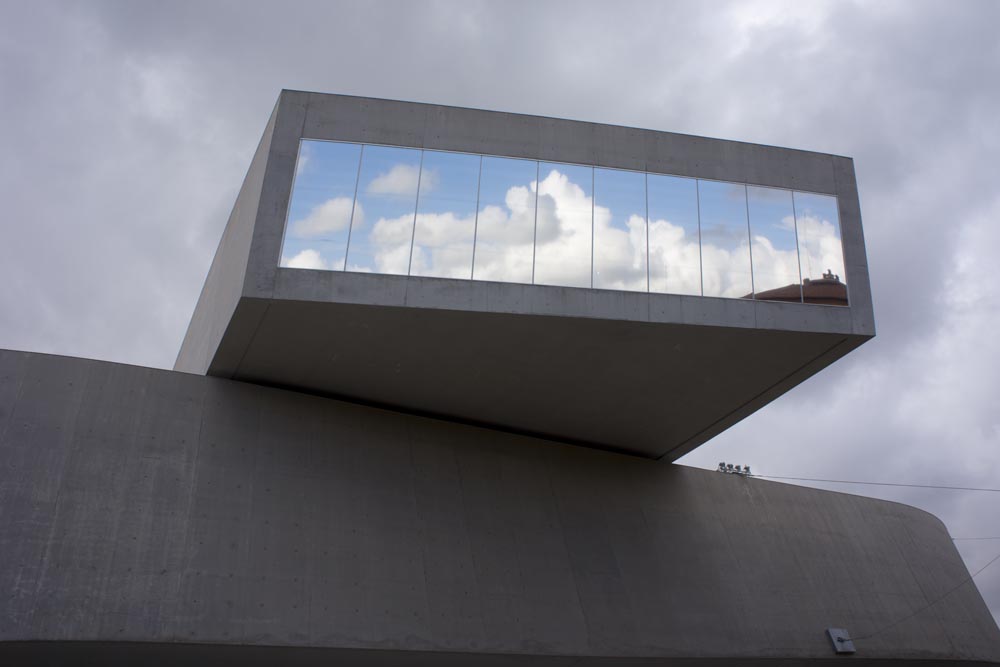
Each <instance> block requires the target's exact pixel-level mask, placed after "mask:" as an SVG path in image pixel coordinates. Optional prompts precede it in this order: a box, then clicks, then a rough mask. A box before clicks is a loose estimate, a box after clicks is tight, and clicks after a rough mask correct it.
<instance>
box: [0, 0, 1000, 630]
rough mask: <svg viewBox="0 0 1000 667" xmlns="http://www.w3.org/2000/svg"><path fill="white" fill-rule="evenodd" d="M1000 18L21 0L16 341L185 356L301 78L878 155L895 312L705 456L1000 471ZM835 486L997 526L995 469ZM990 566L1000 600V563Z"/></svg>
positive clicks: (15, 96) (841, 6)
mask: <svg viewBox="0 0 1000 667" xmlns="http://www.w3.org/2000/svg"><path fill="white" fill-rule="evenodd" d="M997 26H1000V2H995V1H990V0H987V1H983V2H971V1H964V2H958V1H951V2H916V1H914V0H906V1H905V2H890V1H887V0H878V1H877V2H871V3H854V2H848V1H847V0H839V1H837V2H829V3H827V2H802V1H799V2H790V3H772V2H746V1H741V2H734V3H727V2H705V1H699V2H690V3H668V2H664V1H662V0H658V1H655V2H648V3H634V4H633V3H622V2H615V3H611V2H606V1H605V2H598V3H585V2H579V1H577V2H566V3H555V2H552V3H543V2H525V3H518V2H499V1H498V2H492V3H485V2H483V3H480V2H471V1H469V0H463V1H462V2H402V3H375V2H371V3H364V4H362V3H360V2H358V3H350V4H338V3H335V2H330V1H324V2H315V3H307V2H281V3H278V2H269V3H258V2H249V1H246V2H206V1H204V0H201V1H198V2H181V1H173V2H162V1H156V2H139V1H134V0H132V1H128V2H126V1H125V0H121V1H119V2H67V3H60V2H35V1H29V0H25V1H23V2H19V1H14V0H0V201H2V202H3V206H2V209H0V211H2V212H0V228H2V229H0V347H3V348H11V349H19V350H32V351H40V352H52V353H58V354H65V355H74V356H82V357H92V358H97V359H107V360H112V361H119V362H126V363H131V364H141V365H147V366H156V367H162V368H169V367H171V366H172V364H173V361H174V357H175V355H176V353H177V349H178V347H179V345H180V342H181V338H182V335H183V332H184V330H185V328H186V327H187V323H188V320H189V318H190V316H191V312H192V310H193V308H194V304H195V300H196V299H197V296H198V292H199V289H200V287H201V285H202V283H203V281H204V278H205V274H206V272H207V270H208V266H209V263H210V261H211V258H212V255H213V254H214V252H215V247H216V245H217V243H218V241H219V238H220V236H221V234H222V229H223V226H224V224H225V221H226V218H227V216H228V213H229V210H230V208H231V207H232V205H233V202H234V199H235V196H236V192H237V189H238V188H239V186H240V183H241V182H242V180H243V176H244V173H245V171H246V168H247V166H248V165H249V162H250V158H251V155H252V153H253V151H254V149H255V148H256V145H257V141H258V140H259V138H260V135H261V132H262V131H263V129H264V125H265V123H266V121H267V118H268V115H269V114H270V112H271V109H272V107H273V105H274V102H275V100H276V98H277V95H278V92H279V90H280V89H282V88H291V89H300V90H314V91H321V92H337V93H347V94H355V95H365V96H371V97H384V98H393V99H404V100H414V101H423V102H433V103H440V104H451V105H458V106H470V107H478V108H485V109H496V110H502V111H513V112H521V113H529V114H538V115H546V116H556V117H561V118H574V119H581V120H588V121H597V122H603V123H612V124H617V125H631V126H638V127H645V128H651V129H656V130H669V131H675V132H684V133H689V134H698V135H705V136H711V137H721V138H728V139H739V140H744V141H751V142H758V143H764V144H773V145H779V146H790V147H795V148H804V149H810V150H816V151H822V152H829V153H836V154H840V155H848V156H851V157H853V158H854V159H855V166H856V170H857V176H858V185H859V190H860V194H861V207H862V214H863V219H864V227H865V236H866V239H867V243H868V260H869V264H870V267H871V282H872V289H873V291H874V299H875V315H876V323H877V328H878V336H877V338H876V339H875V340H873V341H871V342H869V343H867V344H866V345H864V346H863V347H862V348H861V349H860V350H858V351H856V352H854V353H852V354H851V355H850V356H848V357H847V358H846V359H843V360H841V361H839V362H837V363H836V364H835V365H834V366H833V367H831V368H829V369H827V370H825V371H823V372H822V373H820V374H819V375H818V376H816V377H814V378H812V379H811V380H809V381H807V382H806V383H805V384H803V385H801V386H800V387H798V388H796V389H795V390H793V391H792V392H791V393H789V394H788V395H786V396H784V397H782V398H781V399H779V400H778V401H776V402H775V403H773V404H772V405H770V406H768V407H767V408H766V409H764V410H762V411H760V412H758V413H757V414H755V415H753V416H752V417H750V418H748V419H746V420H745V421H744V422H742V423H741V424H739V425H737V426H736V427H734V428H732V429H730V430H729V431H728V432H726V433H724V434H723V435H721V436H719V437H718V438H716V439H715V440H713V441H712V442H710V443H708V444H706V445H703V446H702V447H701V448H699V449H698V450H696V451H695V452H694V453H692V454H690V455H689V456H688V457H686V458H685V459H682V462H683V463H686V464H689V465H696V466H703V467H711V468H714V467H715V465H716V464H717V463H718V462H719V461H731V462H733V463H749V464H751V465H752V466H753V468H754V470H755V471H756V472H759V473H766V474H771V475H790V476H800V477H823V478H833V479H854V480H877V481H893V482H909V483H923V484H950V485H967V486H979V487H994V488H996V487H1000V405H998V403H1000V378H998V369H1000V335H998V332H1000V275H998V274H1000V269H998V261H997V257H996V255H997V252H998V249H1000V167H998V158H1000V120H998V119H1000V83H998V82H1000V40H998V38H997ZM829 488H836V489H838V490H846V491H851V492H855V493H860V494H863V495H875V496H878V497H883V498H889V499H893V500H899V501H902V502H906V503H909V504H913V505H916V506H918V507H921V508H924V509H927V510H929V511H931V512H933V513H934V514H936V515H937V516H939V517H940V518H941V519H942V520H943V521H944V522H945V523H946V524H947V526H948V528H949V530H950V531H951V534H952V535H953V536H955V537H1000V511H998V507H1000V494H997V493H971V492H959V491H944V490H920V489H892V488H888V487H886V488H881V487H860V486H855V487H849V486H841V485H830V486H829ZM956 544H957V545H958V547H959V549H960V551H961V553H962V555H963V557H964V558H965V559H966V563H967V565H968V566H969V568H970V569H971V570H973V571H974V570H976V569H978V568H979V567H981V566H982V565H984V564H986V563H987V562H988V561H989V560H990V559H991V558H992V557H993V556H995V555H996V554H997V553H1000V539H998V540H974V541H973V540H970V541H964V540H960V541H957V542H956ZM977 583H978V585H979V587H980V590H981V591H982V593H983V595H984V597H985V598H986V600H987V602H988V604H989V605H990V607H991V609H992V610H993V613H994V616H995V617H1000V564H998V565H995V566H994V567H993V568H991V569H989V570H986V571H985V572H984V573H983V574H982V575H980V577H979V578H978V579H977Z"/></svg>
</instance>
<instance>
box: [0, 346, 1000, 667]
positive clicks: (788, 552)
mask: <svg viewBox="0 0 1000 667" xmlns="http://www.w3.org/2000/svg"><path fill="white" fill-rule="evenodd" d="M542 445H543V443H539V442H537V441H534V440H533V439H531V438H527V437H524V436H516V435H511V434H505V433H501V432H497V431H491V430H487V429H478V428H474V427H470V426H463V425H456V424H450V423H447V422H441V421H435V420H430V419H425V418H419V417H413V416H408V415H404V414H399V413H393V412H388V411H382V410H377V409H373V408H367V407H362V406H357V405H352V404H349V403H343V402H337V401H333V400H330V399H324V398H319V397H313V396H307V395H302V394H298V393H294V392H287V391H281V390H276V389H269V388H264V387H259V386H254V385H249V384H244V383H239V382H234V381H230V380H224V379H218V378H208V377H200V376H195V375H187V374H184V373H177V372H170V371H158V370H152V369H147V368H139V367H133V366H124V365H119V364H111V363H105V362H96V361H87V360H80V359H72V358H65V357H55V356H47V355H38V354H29V353H21V352H6V351H5V352H0V463H2V465H0V640H2V641H0V654H3V653H5V652H6V654H8V655H20V656H21V659H24V656H25V655H27V656H29V657H30V656H31V655H37V653H33V651H36V650H37V651H40V650H42V649H43V648H45V647H48V650H51V647H52V646H53V645H54V644H53V643H54V642H59V641H87V642H95V643H94V644H93V645H92V646H105V647H106V646H116V645H118V646H128V644H116V642H139V643H142V644H143V645H153V644H154V643H159V644H162V645H174V646H176V645H178V644H180V643H190V644H201V645H234V646H235V645H244V646H248V647H252V646H259V647H263V646H272V647H273V646H278V647H282V646H283V647H297V648H296V649H295V650H294V651H293V650H292V649H288V650H289V653H288V656H289V657H292V656H296V655H299V656H301V655H303V654H302V653H301V651H302V650H305V647H315V648H328V649H330V652H329V653H321V654H320V655H322V656H325V657H324V658H322V659H326V658H329V657H336V656H338V655H339V656H341V657H345V656H355V657H357V652H356V650H357V649H377V650H376V651H373V652H370V653H365V655H366V656H369V657H370V656H373V655H374V656H379V655H381V656H387V657H386V660H387V661H389V662H393V663H396V664H401V663H403V662H408V661H409V662H412V663H413V664H418V663H421V660H422V659H421V656H423V663H422V664H427V662H426V658H427V656H430V655H437V654H431V653H427V652H428V651H435V652H460V653H463V654H466V657H468V660H467V661H465V662H464V664H482V663H483V661H486V662H489V660H490V659H492V658H490V656H492V657H493V658H496V657H497V656H496V654H504V655H506V658H505V659H504V660H503V661H502V662H503V663H504V664H506V662H508V661H514V660H515V658H517V657H518V656H520V657H521V658H523V659H524V660H526V661H527V660H528V659H529V658H531V656H534V658H531V659H538V658H545V657H547V659H546V660H545V661H543V662H544V664H563V662H562V661H560V660H559V656H573V661H571V663H570V662H567V663H566V664H576V662H575V661H576V659H577V658H584V660H583V662H581V663H580V664H588V662H591V660H590V659H589V658H587V657H588V656H590V657H595V656H596V657H600V656H604V657H611V658H617V657H630V658H636V659H638V658H643V657H645V658H650V661H651V662H649V663H647V662H645V661H643V664H653V663H667V662H671V661H672V660H673V659H681V658H704V659H705V661H704V662H703V663H701V664H705V665H708V664H727V662H729V661H730V660H739V659H745V658H761V659H765V658H789V659H796V660H810V659H825V658H832V657H833V655H832V651H831V649H830V646H829V642H828V640H827V638H826V636H825V635H824V631H825V629H826V628H827V627H829V626H835V627H843V628H847V629H848V630H849V631H850V632H851V633H852V634H853V635H854V636H856V637H860V636H864V635H867V634H869V633H872V632H874V631H877V630H879V629H880V628H883V627H885V626H887V625H889V624H891V623H893V622H894V621H896V620H898V619H900V618H902V617H904V616H907V615H908V614H911V613H912V612H913V611H915V610H917V609H920V608H921V607H924V606H925V605H927V604H928V603H929V602H931V601H933V600H935V599H937V598H938V597H940V596H941V595H943V594H944V593H946V592H948V591H949V590H951V589H953V588H954V587H955V586H956V585H958V584H960V583H961V582H963V580H965V579H966V578H967V577H968V572H967V570H966V568H965V567H964V566H963V564H962V561H961V559H960V558H959V555H958V553H957V551H956V550H955V548H954V546H953V544H952V542H951V540H950V539H949V537H948V534H947V532H946V530H945V529H944V527H943V525H942V524H941V523H940V522H939V521H938V520H937V519H935V518H934V517H932V516H930V515H928V514H926V513H924V512H921V511H919V510H916V509H913V508H910V507H906V506H903V505H898V504H894V503H887V502H883V501H877V500H872V499H867V498H862V497H858V496H850V495H844V494H836V493H830V492H824V491H817V490H811V489H804V488H799V487H794V486H789V485H783V484H777V483H771V482H764V481H761V480H756V479H751V480H747V479H743V478H740V477H736V476H730V475H722V474H718V473H715V472H708V471H702V470H696V469H691V468H685V467H681V466H675V465H666V464H660V463H656V462H653V461H649V460H645V459H639V458H634V457H629V456H625V455H619V454H612V453H607V452H600V451H596V450H590V449H585V448H581V447H575V446H569V445H560V444H554V443H551V442H547V443H544V446H542ZM31 641H37V642H40V643H38V644H31V643H24V642H31ZM66 646H70V645H69V644H67V645H66ZM378 649H381V651H379V650H378ZM261 650H264V649H261ZM275 650H277V649H274V648H271V649H267V651H269V653H268V654H267V655H271V656H273V655H275V654H274V653H273V651H275ZM310 650H311V649H310ZM18 651H19V652H20V653H18ZM296 651H298V653H296ZM338 651H342V653H338ZM203 654H205V655H216V656H217V655H218V653H217V652H216V653H213V652H212V651H206V652H204V653H203ZM118 655H119V656H121V655H123V654H122V652H120V651H119V652H118ZM124 655H126V656H127V655H128V654H127V653H126V654H124ZM178 655H179V654H178ZM197 655H201V654H199V653H198V652H197V651H192V652H191V653H190V656H192V659H194V657H196V656H197ZM278 655H280V653H279V654H278ZM657 658H659V659H660V660H655V659H657ZM857 658H858V659H879V658H884V659H900V660H904V661H909V660H920V659H937V660H948V659H962V660H970V661H974V660H980V661H997V660H1000V632H998V630H997V628H996V625H995V624H994V622H993V620H992V618H991V616H990V614H989V613H988V611H987V609H986V607H985V605H984V603H983V601H982V598H981V597H980V595H979V593H978V591H977V590H976V588H975V586H974V585H972V584H965V585H962V586H961V587H960V588H958V589H957V590H955V591H954V592H953V593H951V594H950V595H948V596H947V597H945V598H944V599H943V600H941V601H940V602H938V603H937V604H935V605H933V606H932V607H930V608H929V609H927V610H925V611H922V612H920V613H918V614H917V615H915V616H914V617H913V618H911V619H909V620H907V621H905V622H903V623H900V624H898V625H895V626H894V627H892V628H891V629H889V630H885V631H883V632H880V633H878V634H876V635H875V636H873V637H872V638H870V639H864V640H859V641H858V655H857ZM122 659H125V658H122ZM318 659H319V658H318ZM345 659H352V660H353V659H354V658H347V657H345ZM206 660H208V658H206ZM567 660H569V658H567ZM477 661H478V662H477ZM497 662H498V661H494V662H490V663H489V664H497ZM372 664H375V663H374V662H373V663H372ZM448 664H457V663H454V661H451V662H448ZM540 664H541V663H540ZM593 664H611V663H607V662H605V663H599V662H597V661H596V658H595V661H594V662H593ZM788 664H799V662H795V663H788Z"/></svg>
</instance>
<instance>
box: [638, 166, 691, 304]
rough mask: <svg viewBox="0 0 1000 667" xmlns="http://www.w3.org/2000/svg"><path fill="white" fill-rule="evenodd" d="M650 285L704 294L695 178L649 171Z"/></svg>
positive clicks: (659, 289)
mask: <svg viewBox="0 0 1000 667" xmlns="http://www.w3.org/2000/svg"><path fill="white" fill-rule="evenodd" d="M647 189H648V191H647V196H648V197H649V289H650V291H651V292H666V293H668V294H694V295H700V294H701V254H700V249H699V247H698V189H697V186H696V181H695V180H694V179H693V178H677V177H675V176H661V175H659V174H649V176H648V177H647Z"/></svg>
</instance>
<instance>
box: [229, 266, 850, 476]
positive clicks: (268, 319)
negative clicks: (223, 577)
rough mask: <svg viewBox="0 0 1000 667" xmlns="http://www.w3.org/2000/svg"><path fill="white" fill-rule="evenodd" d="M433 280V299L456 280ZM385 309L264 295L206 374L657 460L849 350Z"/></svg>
mask: <svg viewBox="0 0 1000 667" xmlns="http://www.w3.org/2000/svg"><path fill="white" fill-rule="evenodd" d="M290 273H307V272H290ZM356 277H357V282H365V283H369V284H373V283H378V282H380V281H381V280H382V278H383V276H371V275H364V274H356ZM437 282H438V283H439V284H440V287H441V288H442V291H445V290H447V289H448V288H449V287H450V286H453V285H455V282H456V281H451V280H440V281H437ZM529 289H530V288H529ZM482 291H484V292H486V291H488V290H486V289H484V290H482ZM566 291H571V292H572V291H577V290H572V289H571V288H566ZM534 294H537V292H535V293H534ZM606 294H614V293H606ZM619 294H621V293H619ZM428 300H429V299H428ZM388 301H389V299H385V300H384V301H383V304H385V305H382V304H380V305H378V306H374V307H373V306H371V305H364V304H346V303H345V304H331V303H317V302H303V301H287V300H281V299H276V300H274V301H271V302H269V303H268V304H267V305H266V307H265V312H264V314H263V317H262V318H261V320H260V322H259V323H258V324H257V326H256V329H255V331H254V338H253V341H254V342H253V345H251V346H249V348H248V349H246V350H245V351H244V352H243V354H242V355H240V357H239V363H238V364H237V366H236V367H235V368H234V369H233V370H232V372H230V373H223V372H222V371H221V369H216V368H215V367H213V369H212V371H211V373H212V374H215V373H216V372H218V373H219V374H220V375H230V376H232V377H235V378H238V379H241V380H247V381H251V382H255V383H262V384H268V385H274V386H286V387H295V388H299V389H303V390H309V391H314V392H317V393H320V394H323V395H331V396H335V397H336V396H340V397H350V398H353V399H358V400H364V401H367V402H370V403H372V404H377V405H382V406H406V407H407V408H408V409H409V410H410V411H418V412H420V413H421V414H425V415H439V416H445V417H449V418H457V419H461V420H463V421H466V422H469V423H475V424H479V425H499V426H502V427H505V428H506V429H508V430H516V432H519V433H526V434H534V435H543V436H548V437H555V438H558V439H561V440H564V441H572V442H575V443H580V444H585V445H589V446H593V447H598V448H604V449H612V450H617V451H623V452H625V453H632V454H636V455H641V456H646V457H650V458H664V459H665V460H668V461H671V460H675V459H677V458H679V457H680V456H682V455H684V454H685V453H687V452H688V451H690V450H691V449H693V448H694V447H696V446H697V445H700V444H701V443H702V442H705V441H706V440H708V439H709V438H710V437H712V436H713V435H715V434H716V433H718V432H720V431H722V430H724V429H725V428H727V427H728V426H730V425H731V424H732V423H734V422H735V421H737V420H738V419H740V418H742V417H743V416H745V414H747V413H749V412H750V411H752V410H753V409H756V407H758V406H759V405H760V404H763V403H766V402H767V401H768V400H770V399H772V398H773V397H774V396H775V395H777V394H780V393H783V392H784V391H787V390H788V389H789V388H790V387H792V386H794V385H795V384H797V383H798V382H800V381H801V379H802V377H804V376H808V375H811V374H812V373H814V372H815V371H816V368H815V366H819V367H822V366H824V365H826V364H828V363H830V362H831V361H833V360H835V359H837V358H839V357H840V356H842V355H844V354H846V353H847V351H848V350H850V349H852V348H853V347H854V346H856V345H858V344H859V343H858V341H857V340H856V339H855V338H853V337H851V336H849V335H838V334H823V333H803V332H789V331H773V330H767V329H757V328H753V327H749V326H748V327H740V328H737V327H700V326H684V325H676V324H665V323H663V322H655V321H654V322H642V321H624V320H622V319H596V318H583V317H566V316H549V315H546V316H542V315H533V316H524V315H517V314H509V313H503V312H486V313H484V312H477V309H475V308H470V309H469V310H446V309H421V310H416V309H413V308H406V307H399V306H395V305H388V303H386V302H388ZM485 301H486V303H488V304H490V305H492V306H494V307H495V306H496V305H497V304H496V302H491V301H489V300H488V299H487V300H485ZM567 301H570V300H568V299H563V300H561V301H560V302H559V303H562V304H566V302H567ZM704 301H705V300H703V299H699V298H697V297H693V298H690V299H686V300H683V301H682V302H681V303H680V304H679V307H682V308H683V307H686V306H691V305H693V306H698V305H702V304H703V303H704ZM710 301H713V302H715V303H723V304H727V305H728V304H736V305H741V306H742V305H748V306H752V304H751V303H749V302H740V301H725V300H721V299H716V300H710ZM544 306H545V304H542V307H544ZM563 308H566V306H565V305H563ZM747 310H748V312H750V313H752V308H748V309H747ZM830 310H831V311H834V310H835V309H832V308H831V309H830ZM697 315H698V313H697V312H696V313H695V316H697ZM802 369H806V371H805V372H803V371H802Z"/></svg>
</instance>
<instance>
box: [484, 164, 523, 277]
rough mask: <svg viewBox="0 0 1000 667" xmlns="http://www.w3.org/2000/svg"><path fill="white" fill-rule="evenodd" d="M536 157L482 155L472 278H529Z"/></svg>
mask: <svg viewBox="0 0 1000 667" xmlns="http://www.w3.org/2000/svg"><path fill="white" fill-rule="evenodd" d="M537 178H538V163H537V162H533V161H530V160H515V159H512V158H500V157H484V158H483V173H482V177H481V178H480V183H479V220H478V223H477V226H476V249H475V251H476V252H475V266H474V271H473V276H472V277H473V278H474V279H475V280H495V281H498V282H508V283H530V282H531V259H532V256H533V255H532V253H533V249H532V244H533V242H534V238H535V179H537Z"/></svg>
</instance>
